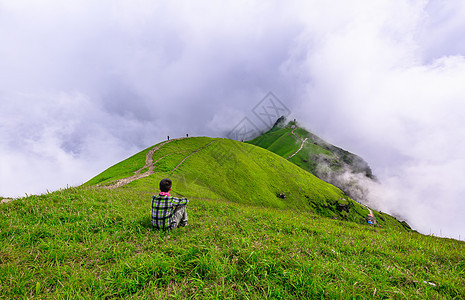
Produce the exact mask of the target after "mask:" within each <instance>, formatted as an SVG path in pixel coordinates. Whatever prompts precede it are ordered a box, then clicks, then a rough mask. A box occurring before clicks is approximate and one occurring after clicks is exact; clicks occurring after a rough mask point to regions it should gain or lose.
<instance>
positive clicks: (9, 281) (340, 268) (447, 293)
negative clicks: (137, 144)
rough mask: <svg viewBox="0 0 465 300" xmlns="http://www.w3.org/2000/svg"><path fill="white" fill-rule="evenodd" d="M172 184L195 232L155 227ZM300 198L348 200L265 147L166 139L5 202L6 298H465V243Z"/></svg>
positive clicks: (2, 293) (0, 225) (0, 209)
mask: <svg viewBox="0 0 465 300" xmlns="http://www.w3.org/2000/svg"><path fill="white" fill-rule="evenodd" d="M154 149H156V151H155V150H154ZM148 158H150V159H148ZM252 159H253V160H252ZM147 161H149V162H151V165H150V166H147ZM242 169H246V170H247V171H241V170H242ZM259 169H263V170H259ZM301 172H303V173H301ZM278 173H283V174H284V175H280V174H278ZM300 174H305V175H300ZM135 175H137V176H135ZM139 175H140V176H139ZM142 175H143V176H142ZM146 175H147V176H146ZM134 176H135V177H134ZM144 176H145V177H144ZM166 176H169V177H171V178H173V180H174V187H175V189H174V194H177V195H186V196H188V197H189V200H190V202H189V204H188V214H189V225H188V226H187V227H184V228H179V229H176V230H174V231H170V232H163V231H157V230H154V229H153V227H152V226H151V222H150V212H151V207H150V204H151V196H152V195H153V194H154V193H156V192H157V185H158V180H159V179H161V178H162V177H166ZM238 176H244V180H243V181H241V179H240V178H238ZM275 176H277V177H276V178H274V177H275ZM279 176H281V177H279ZM127 178H133V179H134V178H135V179H134V180H132V181H129V180H126V179H127ZM262 179H267V180H265V181H264V182H260V181H261V180H262ZM121 180H123V181H124V185H118V184H117V183H119V182H123V181H121ZM268 180H269V182H268ZM288 182H289V183H288ZM219 183H221V184H219ZM217 184H219V185H218V187H215V186H214V185H217ZM297 184H302V185H311V188H307V189H305V188H302V189H299V190H298V189H297ZM283 185H284V186H286V187H287V190H284V189H283ZM242 186H246V187H247V189H248V190H247V192H244V190H243V189H242ZM267 189H270V191H266V190H267ZM314 189H315V190H314ZM276 192H284V193H286V192H287V194H286V196H288V197H286V199H280V198H277V197H276V195H274V193H276ZM298 192H300V193H301V195H302V193H305V195H307V196H309V198H310V196H311V197H312V198H313V197H314V199H315V202H316V203H326V204H328V203H330V202H331V201H339V197H341V195H342V192H341V191H340V190H338V189H337V188H335V187H333V186H331V185H328V184H327V183H323V182H321V181H320V180H318V179H316V178H315V177H314V176H312V175H310V174H308V172H306V171H303V170H302V169H300V168H298V167H296V166H295V165H293V164H291V163H289V162H288V161H286V160H285V159H283V158H280V157H278V156H277V155H275V154H272V153H270V152H269V151H266V150H264V149H261V148H258V147H255V146H253V145H247V144H245V143H237V142H234V141H229V140H223V139H210V138H189V139H183V140H176V141H171V142H169V143H164V144H162V143H160V144H158V145H157V146H155V147H150V148H148V149H146V150H144V151H142V152H140V153H138V154H136V155H134V156H133V157H131V158H129V159H127V160H125V161H123V162H121V163H119V164H117V165H115V166H113V167H111V168H109V169H108V170H106V171H104V172H103V173H102V174H99V175H98V176H96V177H95V178H93V179H92V180H91V181H89V182H88V183H87V184H85V185H82V186H79V187H71V188H67V189H63V190H59V191H56V192H53V193H47V194H44V195H33V196H28V197H24V198H20V199H15V200H14V201H11V202H8V203H5V204H0V298H1V299H18V298H20V299H23V298H24V299H26V298H28V299H32V298H35V299H168V298H169V299H315V298H317V299H354V298H357V299H369V298H380V299H395V298H404V299H463V295H465V279H464V276H463V274H464V273H465V264H464V261H465V255H464V253H465V243H464V242H460V241H456V240H450V239H441V238H436V237H432V236H423V235H420V234H418V233H415V232H412V231H407V230H402V228H401V227H397V228H398V229H400V230H396V229H395V228H396V225H397V224H398V223H396V221H395V220H394V219H392V218H389V217H388V216H386V219H387V220H392V221H393V224H391V225H390V224H384V226H382V227H376V228H375V227H370V226H367V225H366V224H357V220H358V218H356V217H354V218H355V220H354V222H347V221H343V220H336V219H335V218H338V219H343V217H344V215H340V214H339V213H338V212H336V211H337V209H336V211H334V210H332V209H330V208H327V207H325V206H324V205H319V206H318V207H321V208H322V209H325V210H326V212H327V213H328V212H329V213H328V214H330V215H332V217H331V218H328V217H324V216H322V215H321V214H318V213H321V212H315V211H317V210H316V209H315V207H314V205H316V204H312V203H313V202H312V201H313V200H312V201H308V199H307V198H306V197H305V196H304V197H303V198H302V197H297V196H296V195H297V194H298ZM257 195H259V196H257ZM317 200H318V201H317ZM338 203H339V202H338ZM349 203H351V201H349ZM357 209H362V210H363V208H362V207H359V206H358V205H356V204H354V208H353V210H355V211H357ZM365 212H366V210H365V211H364V213H365ZM323 215H324V214H323ZM351 215H352V214H351V212H347V215H346V217H347V218H348V217H349V216H351Z"/></svg>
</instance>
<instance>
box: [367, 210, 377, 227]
mask: <svg viewBox="0 0 465 300" xmlns="http://www.w3.org/2000/svg"><path fill="white" fill-rule="evenodd" d="M367 223H368V225H370V226H374V225H375V224H376V218H375V216H373V215H372V214H371V213H370V214H368V215H367Z"/></svg>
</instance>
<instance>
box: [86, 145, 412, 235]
mask: <svg viewBox="0 0 465 300" xmlns="http://www.w3.org/2000/svg"><path fill="white" fill-rule="evenodd" d="M153 148H156V149H157V151H155V152H150V151H151V150H150V149H153ZM147 154H149V157H148V158H147ZM150 156H151V157H150ZM146 158H147V159H146ZM150 158H151V160H150ZM147 160H150V161H153V162H155V163H154V165H153V167H152V169H151V170H149V166H148V165H146V162H147ZM135 172H136V173H137V172H138V175H136V177H137V178H138V180H135V181H132V182H130V183H127V180H125V183H127V185H125V187H126V188H129V187H132V186H137V185H141V184H146V182H149V184H150V185H152V186H153V187H154V189H156V187H157V184H158V181H159V180H160V179H162V178H165V177H170V178H172V179H173V181H174V182H175V186H174V188H173V190H174V192H175V193H176V194H178V195H186V196H189V197H199V198H208V199H227V200H229V201H234V202H237V203H244V204H253V205H260V206H269V207H275V208H288V209H290V208H293V209H295V208H298V209H302V210H306V211H312V212H315V213H318V214H320V215H322V216H326V217H332V218H336V219H341V220H348V221H353V222H357V223H361V224H364V223H366V221H365V217H366V215H367V214H368V210H367V209H366V208H365V207H363V206H362V205H360V204H358V203H357V202H355V201H353V200H351V199H349V198H348V197H347V196H346V195H345V194H344V193H343V192H342V191H341V190H339V189H338V188H336V187H334V186H333V185H331V184H328V183H326V182H324V181H322V180H320V179H318V178H317V177H315V176H314V175H312V174H310V173H308V172H306V171H305V170H303V169H302V168H299V167H297V166H296V165H294V164H292V163H290V162H288V161H287V160H286V159H283V158H282V157H280V156H278V155H276V154H274V153H272V152H270V151H267V150H264V149H262V148H260V147H255V146H253V145H249V144H246V143H240V142H237V141H233V140H228V139H218V138H216V139H213V138H208V137H197V138H189V139H179V140H172V141H170V142H169V143H166V142H164V143H160V144H158V145H156V146H154V147H151V148H148V149H146V150H144V151H141V152H140V153H138V154H135V155H134V156H132V157H130V158H128V159H126V160H124V161H122V162H120V163H119V164H116V165H115V166H113V167H111V168H109V169H108V170H106V171H104V172H102V173H101V174H99V175H97V176H96V177H94V178H93V179H91V180H90V181H89V182H88V183H86V185H99V186H108V187H110V188H111V187H117V186H121V184H120V182H121V181H123V178H128V177H131V178H134V173H135ZM148 172H152V173H153V174H152V175H150V176H147V177H142V176H144V173H145V174H146V175H148ZM118 180H119V181H120V182H118ZM154 192H155V191H154ZM375 215H376V217H377V218H378V220H379V224H380V225H381V226H386V227H389V228H398V229H401V230H403V229H404V226H403V224H402V223H399V222H398V221H397V220H396V219H395V218H393V217H391V216H389V215H386V214H382V213H379V212H376V213H375Z"/></svg>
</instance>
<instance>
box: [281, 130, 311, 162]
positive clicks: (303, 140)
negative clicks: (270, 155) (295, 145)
mask: <svg viewBox="0 0 465 300" xmlns="http://www.w3.org/2000/svg"><path fill="white" fill-rule="evenodd" d="M296 129H297V127H296V128H294V129H293V130H292V134H293V135H295V137H296V138H298V139H299V140H301V141H302V144H301V145H300V148H299V150H297V151H296V152H294V153H293V154H292V155H290V156H289V157H288V158H286V159H290V158H292V157H293V156H294V155H296V154H297V153H299V152H300V150H302V148H303V147H304V144H305V142H306V141H307V140H308V138H305V139H302V138H301V137H300V136H298V135H297V134H295V132H294V131H295V130H296Z"/></svg>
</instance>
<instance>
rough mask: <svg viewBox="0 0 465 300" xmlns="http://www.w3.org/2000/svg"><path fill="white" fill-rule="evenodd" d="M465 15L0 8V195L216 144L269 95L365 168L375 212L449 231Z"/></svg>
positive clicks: (390, 6)
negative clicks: (157, 152)
mask: <svg viewBox="0 0 465 300" xmlns="http://www.w3.org/2000/svg"><path fill="white" fill-rule="evenodd" d="M464 20H465V8H464V5H463V3H462V2H461V1H448V2H447V3H445V2H444V1H376V2H375V1H361V0H360V1H350V2H347V1H330V2H328V1H302V2H300V1H291V2H287V3H286V4H280V3H278V2H276V3H272V2H268V3H264V2H259V1H256V2H254V1H234V2H221V3H220V2H214V1H204V2H203V1H197V2H196V3H195V4H193V3H191V2H187V1H181V2H176V3H173V2H162V1H160V2H156V3H154V2H151V1H142V0H141V1H136V2H134V1H98V2H96V1H65V2H63V1H46V2H42V3H40V4H39V3H30V2H28V3H26V2H23V1H10V2H2V3H0V36H1V39H2V47H0V65H1V68H0V120H1V121H0V128H1V130H0V138H1V141H2V142H1V144H0V155H1V156H0V160H1V161H0V163H1V175H0V184H1V185H0V195H4V196H15V195H21V194H23V193H24V192H27V193H32V192H34V193H40V192H44V191H45V189H47V188H49V189H55V188H59V187H62V186H65V185H66V184H72V185H74V184H80V183H82V182H83V181H85V180H87V179H89V178H90V177H92V176H93V175H95V174H97V173H98V172H99V171H101V170H102V169H104V168H106V167H108V166H110V165H111V164H113V163H116V162H118V161H120V160H121V159H123V158H125V157H127V156H129V155H131V154H133V153H134V152H136V151H138V150H140V149H142V148H145V147H148V146H150V145H152V144H154V143H156V142H157V141H160V140H162V139H164V138H165V137H166V135H168V134H169V135H171V136H180V135H184V134H185V133H186V132H189V133H191V135H197V134H198V135H200V134H202V135H212V136H221V135H224V134H226V133H227V132H228V129H229V128H233V127H234V125H235V124H236V123H237V122H238V121H239V120H240V119H241V118H242V117H243V116H244V115H246V114H247V113H249V112H250V110H251V109H252V107H253V105H254V104H255V103H256V102H258V101H260V100H261V99H262V98H263V96H264V95H265V94H266V93H267V92H268V91H270V90H271V91H273V92H274V93H275V94H276V95H277V96H278V97H279V98H280V99H281V100H283V101H284V102H286V106H288V107H289V108H290V109H291V111H292V112H293V116H294V117H297V118H298V119H299V120H301V122H302V123H304V124H305V125H307V127H308V129H310V130H314V131H315V132H316V133H317V134H319V135H320V136H322V137H323V138H324V139H326V140H328V141H329V142H332V143H334V144H336V145H338V146H341V147H343V148H345V149H347V150H349V151H352V152H355V153H356V154H359V155H360V156H362V157H363V158H365V159H366V160H367V161H368V162H369V163H370V165H371V166H372V168H373V171H374V173H375V174H376V175H377V176H378V177H379V178H380V180H381V182H382V189H373V192H372V194H373V195H376V197H374V198H373V201H376V203H377V205H378V206H379V207H380V208H382V209H383V210H385V211H388V212H391V213H396V214H398V215H401V216H403V217H405V218H406V219H407V221H409V222H410V223H412V225H413V226H414V227H416V228H418V229H420V230H421V231H422V232H425V233H429V231H430V228H428V227H432V228H431V230H432V231H433V232H435V233H436V234H438V233H439V232H440V231H441V232H442V233H443V234H444V235H446V234H450V235H455V237H456V236H457V235H458V234H460V232H461V231H460V230H461V228H465V226H464V225H465V224H464V223H461V222H463V221H459V220H461V219H462V218H458V216H459V215H460V214H463V213H464V212H465V209H464V207H463V204H461V203H462V201H461V198H460V197H461V195H462V194H463V191H464V190H463V187H462V186H463V184H462V182H464V179H465V178H464V175H462V174H461V173H462V172H461V171H462V170H463V169H464V168H463V167H464V161H463V159H464V153H465V144H464V142H462V139H461V136H463V134H464V133H465V132H464V130H465V129H464V128H465V126H464V125H465V124H464V122H465V121H464V120H465V118H464V111H465V110H464V108H465V107H464V104H463V103H465V102H463V101H462V98H463V95H464V94H465V89H464V88H463V82H464V79H465V61H464V55H465V44H464V42H463V39H461V38H460V37H461V36H463V34H464V33H465V21H464ZM451 214H452V215H451ZM451 216H452V218H451ZM462 235H463V236H465V233H462Z"/></svg>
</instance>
